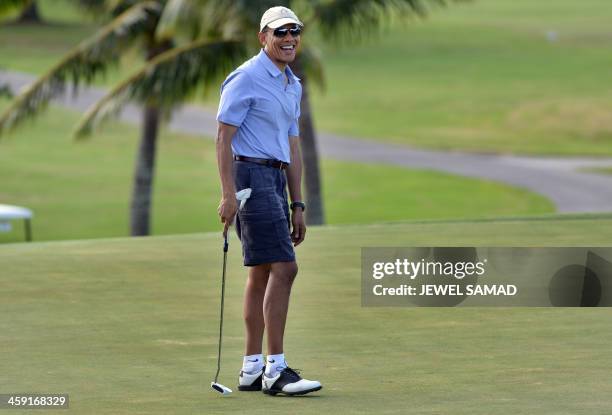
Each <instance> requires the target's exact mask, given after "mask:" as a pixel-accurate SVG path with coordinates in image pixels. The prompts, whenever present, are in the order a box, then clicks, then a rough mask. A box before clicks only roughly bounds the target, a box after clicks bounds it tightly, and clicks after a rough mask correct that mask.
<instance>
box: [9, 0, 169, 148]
mask: <svg viewBox="0 0 612 415" xmlns="http://www.w3.org/2000/svg"><path fill="white" fill-rule="evenodd" d="M160 12H161V9H160V7H159V4H158V3H157V2H156V1H146V2H142V3H139V4H136V5H134V6H133V7H132V8H130V9H128V10H127V11H125V12H124V13H122V14H121V15H119V16H118V17H117V18H115V20H113V21H112V22H111V23H109V24H108V25H107V26H105V27H104V28H102V29H101V30H100V31H98V32H97V33H96V34H94V35H93V36H92V37H91V38H89V39H86V40H85V41H83V42H82V43H81V44H79V45H78V46H77V47H76V48H75V49H73V50H72V51H71V52H69V53H68V54H67V55H66V56H65V57H64V58H63V59H62V60H61V61H60V62H59V63H57V64H56V65H55V66H54V67H53V68H51V69H50V70H49V71H48V72H47V73H46V74H44V75H43V76H41V77H40V78H38V80H36V81H35V82H34V83H32V84H31V85H30V86H28V87H27V88H26V89H25V91H23V92H22V93H20V94H19V95H18V96H17V98H16V100H15V101H14V102H13V103H12V104H11V105H10V106H9V107H8V108H7V109H6V110H5V111H4V113H3V114H2V115H1V116H0V136H1V135H2V134H3V133H5V132H7V131H10V130H12V129H13V128H15V127H16V126H17V125H18V124H19V123H21V122H22V121H24V120H25V119H27V118H28V117H31V116H34V115H35V114H36V113H37V112H39V111H40V110H42V109H44V108H45V107H46V105H47V104H48V102H49V100H51V99H52V98H54V97H56V96H59V95H61V94H63V93H64V92H65V91H66V85H67V84H68V83H70V84H71V85H72V86H73V87H74V88H75V91H76V89H78V87H79V85H80V84H81V83H91V81H92V80H93V79H94V78H95V76H97V75H99V74H100V73H103V72H104V71H105V70H106V69H107V68H108V66H109V65H110V64H112V63H116V62H117V61H118V59H119V57H120V55H121V53H122V52H123V51H125V50H126V49H127V48H129V47H130V46H131V45H132V44H133V43H134V42H135V41H137V40H138V39H139V38H140V36H141V35H142V34H143V33H147V32H150V31H152V28H154V25H155V24H156V22H157V19H158V18H159V14H160Z"/></svg>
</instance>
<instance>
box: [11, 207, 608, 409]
mask: <svg viewBox="0 0 612 415" xmlns="http://www.w3.org/2000/svg"><path fill="white" fill-rule="evenodd" d="M611 241H612V215H605V216H584V217H580V216H575V217H572V216H567V217H547V218H534V219H525V220H506V221H504V220H500V221H472V222H424V223H396V224H381V225H371V226H345V227H324V228H311V229H309V232H308V237H307V240H306V242H305V243H304V246H303V247H300V248H299V249H298V251H297V252H298V257H299V262H300V267H301V271H300V276H299V277H298V279H297V280H296V285H295V288H294V292H293V297H292V304H291V310H290V315H289V323H288V327H287V341H286V353H287V357H288V361H289V363H290V364H291V365H293V366H296V367H298V368H303V369H304V372H303V374H304V375H305V376H306V377H313V378H318V379H320V380H321V382H322V383H323V385H324V389H323V390H322V391H321V392H320V393H318V394H317V395H316V397H315V396H314V395H313V396H312V397H305V398H295V399H287V398H270V397H266V396H263V395H262V394H259V393H250V394H246V393H235V394H234V395H233V396H231V397H229V398H221V397H219V396H218V395H217V394H215V393H214V392H211V391H210V388H209V384H210V381H211V380H212V378H213V376H214V372H215V364H216V341H217V330H218V326H217V324H218V321H217V318H218V306H219V285H220V284H219V280H220V268H221V238H220V235H219V234H217V233H208V234H200V235H187V236H167V237H156V238H138V239H106V240H95V241H94V240H89V241H67V242H48V243H34V244H10V245H3V246H2V247H1V248H0V264H2V272H1V273H0V278H1V281H0V284H1V286H2V290H1V291H0V314H1V315H2V319H0V332H1V333H2V336H1V350H2V357H3V358H2V359H1V360H0V372H1V373H2V376H1V377H0V390H1V391H3V393H10V392H54V393H69V394H70V402H71V411H72V412H75V413H88V414H93V413H95V414H169V413H176V414H187V413H189V414H191V413H202V414H216V413H230V412H238V413H246V411H248V413H253V414H259V413H261V414H276V413H279V414H280V413H313V414H314V413H333V412H335V413H364V414H365V413H367V414H370V413H413V414H446V413H453V414H470V415H475V414H483V415H484V414H487V415H488V414H491V413H495V414H539V415H541V414H555V415H556V414H598V415H599V414H602V413H608V412H610V409H611V408H612V397H611V396H612V395H610V393H609V391H610V387H611V382H610V370H611V369H612V366H611V363H610V362H612V349H611V348H610V344H611V342H612V334H611V332H610V330H609V328H610V324H611V323H612V314H611V313H610V310H609V309H566V308H564V309H552V308H542V309H535V308H510V309H493V308H475V309H469V308H464V309H434V308H419V309H418V308H406V309H400V308H377V309H374V308H362V307H361V306H360V276H359V275H360V269H359V267H360V247H362V246H402V245H404V246H410V245H412V246H418V245H421V246H423V245H425V246H427V245H516V246H546V245H557V246H577V245H609V244H610V242H611ZM244 273H245V271H244V268H243V267H242V266H241V264H240V248H239V243H238V241H237V240H236V238H235V237H234V236H232V240H231V244H230V253H229V265H228V287H227V301H226V307H227V308H226V327H225V338H224V355H223V356H224V359H223V370H222V373H221V377H220V382H222V383H224V384H226V385H228V386H230V387H235V383H236V375H237V371H238V370H239V365H240V363H241V355H242V321H241V300H242V299H241V296H242V288H243V282H244ZM12 413H13V412H12ZM14 413H19V412H18V411H17V412H14Z"/></svg>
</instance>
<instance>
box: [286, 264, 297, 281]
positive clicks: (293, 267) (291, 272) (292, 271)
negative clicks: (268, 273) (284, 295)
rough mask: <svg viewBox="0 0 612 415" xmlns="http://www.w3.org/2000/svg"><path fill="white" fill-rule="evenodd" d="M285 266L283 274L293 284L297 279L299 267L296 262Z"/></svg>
mask: <svg viewBox="0 0 612 415" xmlns="http://www.w3.org/2000/svg"><path fill="white" fill-rule="evenodd" d="M284 264H285V267H284V270H283V271H284V272H283V273H284V274H285V278H286V279H287V280H288V281H289V282H293V280H294V279H295V277H297V273H298V266H297V264H296V263H295V262H285V263H284Z"/></svg>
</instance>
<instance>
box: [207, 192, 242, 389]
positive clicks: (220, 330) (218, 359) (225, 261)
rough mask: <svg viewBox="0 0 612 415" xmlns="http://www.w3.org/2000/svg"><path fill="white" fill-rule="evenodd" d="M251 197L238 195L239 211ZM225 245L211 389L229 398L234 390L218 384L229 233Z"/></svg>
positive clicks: (225, 235)
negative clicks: (214, 367) (215, 355)
mask: <svg viewBox="0 0 612 415" xmlns="http://www.w3.org/2000/svg"><path fill="white" fill-rule="evenodd" d="M249 197H251V189H250V188H249V189H243V190H241V191H239V192H237V193H236V199H238V200H239V201H240V206H239V207H238V210H241V209H242V208H243V207H244V204H245V203H246V201H247V199H248V198H249ZM223 238H224V243H223V273H222V274H221V312H220V318H219V350H218V352H217V374H216V375H215V380H214V381H213V382H210V387H211V388H212V389H213V390H214V391H216V392H219V393H220V394H221V395H222V396H227V395H229V394H231V393H232V390H231V389H230V388H228V387H227V386H225V385H222V384H220V383H218V382H217V381H218V380H219V372H220V371H221V341H222V339H223V303H224V300H225V268H226V265H227V251H228V248H229V243H228V242H227V232H226V233H225V234H224V235H223Z"/></svg>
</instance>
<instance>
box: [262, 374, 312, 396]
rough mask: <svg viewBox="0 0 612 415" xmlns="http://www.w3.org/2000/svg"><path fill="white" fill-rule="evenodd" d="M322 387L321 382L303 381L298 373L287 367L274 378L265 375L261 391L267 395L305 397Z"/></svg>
mask: <svg viewBox="0 0 612 415" xmlns="http://www.w3.org/2000/svg"><path fill="white" fill-rule="evenodd" d="M322 387H323V386H321V383H320V382H319V381H316V380H308V379H302V377H301V376H300V375H299V373H298V372H297V371H295V370H293V369H291V368H289V367H286V368H284V369H283V370H282V371H280V372H278V373H277V374H276V376H274V377H267V376H266V374H265V373H264V375H263V378H262V388H261V390H262V392H263V393H265V394H267V395H276V394H278V393H280V394H283V395H305V394H307V393H310V392H315V391H318V390H320V389H321V388H322Z"/></svg>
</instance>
